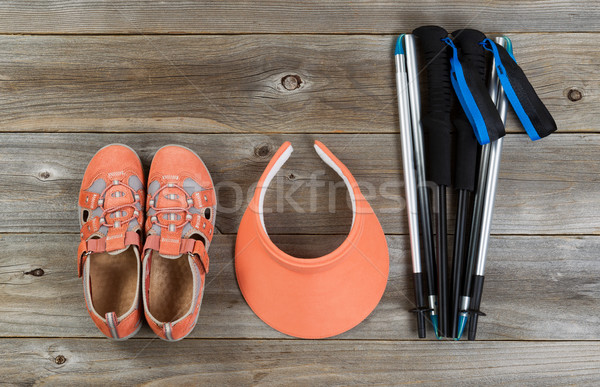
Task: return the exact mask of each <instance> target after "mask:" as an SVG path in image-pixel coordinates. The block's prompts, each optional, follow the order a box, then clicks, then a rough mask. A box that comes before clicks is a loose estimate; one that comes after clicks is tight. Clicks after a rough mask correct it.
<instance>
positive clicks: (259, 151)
mask: <svg viewBox="0 0 600 387" xmlns="http://www.w3.org/2000/svg"><path fill="white" fill-rule="evenodd" d="M270 153H271V147H270V146H268V145H259V146H257V147H256V148H254V154H255V155H256V156H258V157H267V156H268V155H269V154H270Z"/></svg>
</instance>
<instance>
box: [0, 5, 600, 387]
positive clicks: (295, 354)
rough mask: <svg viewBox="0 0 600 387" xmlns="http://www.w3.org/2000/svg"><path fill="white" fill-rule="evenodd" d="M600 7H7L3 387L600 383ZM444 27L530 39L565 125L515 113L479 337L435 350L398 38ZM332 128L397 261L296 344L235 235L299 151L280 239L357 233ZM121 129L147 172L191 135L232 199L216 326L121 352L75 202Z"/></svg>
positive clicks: (277, 216) (275, 194)
mask: <svg viewBox="0 0 600 387" xmlns="http://www.w3.org/2000/svg"><path fill="white" fill-rule="evenodd" d="M597 3H598V2H597V1H561V0H521V1H518V2H515V1H511V0H495V1H484V2H480V1H474V0H460V1H449V0H442V1H437V0H424V1H420V2H414V1H406V0H399V1H394V2H390V1H342V0H332V1H326V2H323V1H314V0H309V1H304V2H288V1H281V0H262V1H255V2H241V3H240V2H235V1H230V0H224V1H218V2H192V1H186V0H173V1H168V2H164V1H162V2H159V1H128V2H122V1H116V0H106V1H102V2H94V1H87V0H86V1H82V0H75V1H63V0H59V1H49V0H36V1H30V2H23V1H14V0H7V1H0V116H1V117H2V119H1V120H0V177H1V178H2V185H0V219H1V220H0V359H1V360H0V376H1V377H2V378H1V379H0V380H1V382H2V383H8V384H19V385H32V384H49V385H61V386H62V385H81V384H85V385H106V384H107V382H113V383H116V384H134V383H136V384H139V383H146V384H161V385H164V384H168V385H171V384H187V385H197V384H211V385H250V384H253V385H279V384H285V385H352V384H358V385H365V384H380V385H401V384H409V383H410V384H414V383H419V384H421V385H439V384H446V385H474V386H479V385H507V384H508V385H590V386H597V385H599V384H600V342H599V341H598V340H599V338H600V317H598V316H600V280H599V278H600V260H599V259H598V251H599V250H600V189H599V187H600V184H599V183H600V178H599V177H598V176H599V175H598V173H599V171H600V114H599V109H598V106H600V66H599V63H600V51H599V50H598V48H597V46H598V44H597V42H598V37H599V36H598V35H600V6H599V5H598V4H597ZM425 24H439V25H442V26H444V27H445V28H446V29H447V30H448V31H453V30H454V29H457V28H464V27H469V28H477V29H480V30H482V31H484V32H487V33H490V34H491V35H496V34H502V33H506V34H507V35H509V36H510V37H511V39H512V40H513V43H514V47H515V56H516V58H517V60H518V62H519V64H520V65H521V66H522V68H523V69H524V71H525V73H526V74H527V75H528V76H529V78H530V80H531V82H532V84H533V86H534V87H535V88H536V90H537V91H538V93H539V95H540V97H541V98H542V100H543V101H544V102H545V103H546V104H547V106H548V108H549V110H550V112H551V113H552V114H553V115H554V117H555V119H556V122H557V124H558V127H559V132H558V133H557V134H554V135H552V136H551V137H549V138H547V139H544V140H542V141H539V142H536V143H532V142H531V141H529V140H528V139H527V137H526V136H525V135H523V134H521V133H522V129H521V127H520V125H519V123H518V122H517V120H516V119H515V117H514V114H513V113H512V112H509V117H508V123H507V131H508V132H509V133H510V134H509V135H508V136H507V138H506V141H505V147H504V152H503V157H502V164H501V169H500V180H499V185H498V194H497V199H496V206H495V212H494V221H493V226H492V237H491V242H490V250H489V253H488V257H489V258H488V264H487V269H486V284H485V288H484V296H483V302H482V310H483V311H484V312H486V313H487V316H486V317H482V318H481V319H480V325H479V329H478V340H479V341H478V342H465V341H463V342H460V343H453V342H448V341H446V342H436V341H435V339H434V338H433V332H432V331H431V328H430V329H429V331H428V339H426V340H418V339H417V338H416V326H415V325H416V324H415V317H414V315H413V314H412V313H410V312H409V310H410V309H411V308H412V307H413V293H412V292H413V290H412V279H411V278H412V277H411V265H410V255H409V245H408V237H407V235H406V233H407V227H406V216H405V209H404V201H403V197H404V191H403V189H404V187H403V177H402V172H401V170H402V166H401V161H400V160H401V155H400V143H399V141H400V140H399V135H398V131H399V129H398V118H397V107H396V86H395V83H394V65H393V61H392V50H393V46H394V42H395V39H396V37H397V35H398V34H400V33H403V32H409V31H410V30H412V29H413V28H415V27H417V26H420V25H425ZM517 133H519V134H517ZM315 139H318V140H322V141H323V142H324V143H325V144H326V145H327V146H328V147H330V148H331V150H332V151H333V152H334V154H336V155H337V156H338V157H339V158H340V159H341V160H342V161H343V162H344V163H345V164H346V165H347V166H348V167H349V169H350V170H351V171H352V173H353V174H354V176H355V177H356V179H357V180H358V181H359V183H360V185H361V188H362V190H363V193H364V194H365V196H367V198H368V200H369V201H370V203H371V205H372V206H373V208H374V209H375V211H376V212H377V214H378V216H379V219H380V221H381V223H382V225H383V228H384V230H385V232H386V234H387V240H388V244H389V247H390V258H391V265H390V269H391V271H390V277H389V281H388V287H387V289H386V292H385V294H384V296H383V298H382V300H381V303H380V304H379V305H378V306H377V308H376V309H375V310H374V311H373V313H372V314H371V315H370V316H369V317H368V318H367V319H366V320H365V321H364V322H363V323H362V324H360V325H359V326H357V327H356V328H354V329H352V330H350V331H348V332H346V333H344V334H342V335H340V336H337V337H334V338H332V339H331V340H319V341H316V340H311V341H309V340H294V339H291V338H290V337H288V336H285V335H283V334H280V333H278V332H277V331H275V330H273V329H271V328H270V327H268V326H267V325H266V324H264V323H263V322H262V321H261V320H260V319H258V317H256V316H255V315H254V313H253V312H252V311H251V310H250V308H249V307H248V306H247V304H246V303H245V301H244V299H243V297H242V295H241V293H240V291H239V289H238V286H237V283H236V280H235V274H234V243H235V233H236V232H237V227H238V224H239V221H240V219H241V216H242V214H243V211H244V209H245V208H246V203H247V201H248V199H249V195H250V194H251V193H252V189H253V187H252V185H253V184H254V183H255V182H256V181H257V180H258V178H259V176H260V174H261V173H262V171H263V170H264V168H265V167H266V165H267V163H268V161H269V159H270V158H271V156H272V155H273V154H274V152H275V151H276V149H277V148H278V147H279V145H281V143H283V141H286V140H290V141H292V143H293V145H294V148H295V152H294V154H293V155H292V158H291V159H290V160H289V161H288V162H287V163H286V165H285V166H284V168H283V169H282V171H281V172H280V173H279V174H278V176H277V178H276V179H275V181H274V183H273V185H272V187H271V189H270V190H269V194H268V197H267V206H268V207H267V210H271V211H272V212H271V213H268V214H266V224H267V228H268V230H269V233H270V234H271V235H272V238H273V240H274V241H275V242H276V244H277V245H278V246H280V247H281V248H282V249H283V250H284V251H286V252H288V253H290V254H292V255H295V256H303V257H316V256H320V255H322V254H324V253H327V252H329V251H332V250H333V249H335V247H336V246H338V245H339V244H340V243H341V241H342V240H343V239H344V237H345V233H346V232H347V231H348V229H349V227H350V223H351V212H350V207H349V206H348V203H347V194H346V192H345V188H344V186H343V183H342V182H341V179H339V177H338V176H337V175H336V174H335V173H334V172H333V171H331V170H329V169H328V168H327V167H326V166H325V164H323V163H321V162H320V161H319V159H318V157H317V156H316V154H315V153H314V151H313V149H312V141H313V140H315ZM114 142H121V143H125V144H128V145H130V146H132V147H133V148H134V149H135V150H136V151H138V152H139V154H140V156H141V158H142V161H143V163H144V166H145V168H146V170H147V169H148V167H149V165H150V162H151V160H152V155H153V154H154V152H155V151H156V150H157V149H158V148H159V147H161V146H163V145H166V144H170V143H177V144H182V145H186V146H189V147H190V148H192V149H193V150H195V151H197V152H198V153H199V154H200V155H201V156H202V157H203V159H204V161H205V162H206V164H207V166H208V168H209V169H210V170H211V172H212V175H213V178H214V181H215V183H216V185H217V187H218V188H219V194H218V199H219V206H220V207H219V213H218V217H217V219H218V223H217V235H215V239H214V242H213V244H212V246H211V249H210V255H211V271H210V273H209V274H208V277H207V287H206V295H205V297H204V302H203V307H202V311H201V316H200V319H199V323H198V325H197V327H196V329H195V330H194V331H193V333H192V334H191V336H190V338H188V339H186V340H183V341H182V342H179V343H174V344H173V343H165V342H163V341H161V340H159V339H157V338H156V336H155V335H154V334H153V333H152V332H151V331H150V330H149V329H148V328H147V327H144V328H143V329H142V330H141V331H140V333H139V334H138V335H137V336H136V337H135V338H133V339H131V340H128V341H126V342H111V341H108V340H106V339H104V338H103V337H102V335H101V334H100V332H99V331H98V330H97V328H96V327H95V326H94V324H93V323H92V321H91V319H90V318H89V316H88V314H87V311H86V309H85V306H84V300H83V295H82V285H81V281H80V279H78V278H77V275H76V261H75V254H76V246H77V242H78V240H79V238H78V231H79V230H78V225H77V216H76V198H77V194H78V191H79V184H80V181H81V178H82V176H83V172H84V170H85V167H86V165H87V163H88V161H89V159H90V158H91V157H92V155H93V154H94V152H95V151H96V150H97V149H99V148H100V147H102V146H103V145H106V144H109V143H114ZM313 183H314V187H313V185H312V184H313ZM453 200H454V198H453V197H452V195H451V201H453ZM449 210H450V213H449V215H450V216H449V218H450V219H449V224H450V231H451V232H452V224H453V222H454V205H453V204H451V205H450V207H449ZM284 219H285V220H284ZM450 243H451V241H450Z"/></svg>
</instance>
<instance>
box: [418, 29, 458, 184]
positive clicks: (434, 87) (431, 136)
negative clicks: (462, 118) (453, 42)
mask: <svg viewBox="0 0 600 387" xmlns="http://www.w3.org/2000/svg"><path fill="white" fill-rule="evenodd" d="M413 34H414V35H415V36H416V37H417V38H418V40H417V42H418V46H419V48H420V49H421V52H422V54H423V61H422V64H423V66H424V68H425V70H426V74H427V95H428V103H427V106H428V109H427V112H426V113H425V114H424V115H423V118H422V123H423V130H424V132H425V141H426V143H427V153H426V156H427V161H428V162H427V174H428V178H429V179H430V180H433V181H434V182H435V183H436V184H439V185H450V184H451V179H452V173H451V146H452V145H451V142H450V141H451V137H450V130H451V128H452V124H451V122H450V108H451V95H452V85H451V83H450V62H449V55H448V47H447V46H446V43H444V42H443V41H442V39H444V38H446V37H447V36H448V32H447V31H446V30H445V29H443V28H442V27H437V26H424V27H419V28H417V29H416V30H414V31H413Z"/></svg>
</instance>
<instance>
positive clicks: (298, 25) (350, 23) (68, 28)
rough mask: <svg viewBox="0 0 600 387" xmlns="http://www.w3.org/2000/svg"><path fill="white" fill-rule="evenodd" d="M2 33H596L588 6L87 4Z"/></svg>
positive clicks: (39, 14) (39, 1) (59, 5)
mask: <svg viewBox="0 0 600 387" xmlns="http://www.w3.org/2000/svg"><path fill="white" fill-rule="evenodd" d="M0 15H1V16H0V26H2V27H1V29H0V32H3V33H4V32H8V33H52V34H56V33H86V34H88V33H94V34H102V33H108V34H111V33H131V34H140V33H144V34H152V33H200V34H205V33H350V34H354V33H396V32H398V31H402V30H412V29H413V28H416V27H418V26H420V25H425V24H438V25H442V26H444V27H445V28H447V29H448V30H450V31H452V30H453V29H457V28H464V27H465V26H470V27H473V28H479V29H488V30H493V31H500V32H505V31H513V32H514V31H555V32H566V31H599V30H600V24H599V22H598V19H599V17H600V10H599V9H598V7H597V5H596V4H595V3H594V2H593V1H573V0H569V1H565V0H544V1H535V0H521V1H519V2H515V1H510V0H497V1H485V2H480V1H476V0H461V1H450V0H442V1H439V0H437V1H434V0H425V1H420V2H418V3H415V2H411V1H408V0H401V1H382V0H379V1H343V0H334V1H326V2H321V1H317V0H310V1H302V2H287V1H282V0H268V1H252V2H241V3H240V2H236V1H232V0H228V1H217V2H207V1H201V2H199V1H197V2H194V1H188V0H176V1H168V2H158V1H128V2H122V1H118V0H109V1H103V2H100V3H99V2H95V1H89V0H77V1H65V0H62V1H49V0H36V1H28V2H22V1H18V0H10V1H3V2H2V3H1V4H0Z"/></svg>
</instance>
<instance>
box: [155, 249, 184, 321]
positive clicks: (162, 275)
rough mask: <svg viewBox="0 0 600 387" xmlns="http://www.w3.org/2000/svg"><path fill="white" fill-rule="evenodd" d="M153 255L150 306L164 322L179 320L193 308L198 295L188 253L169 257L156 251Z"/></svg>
mask: <svg viewBox="0 0 600 387" xmlns="http://www.w3.org/2000/svg"><path fill="white" fill-rule="evenodd" d="M151 259H152V261H151V267H150V284H149V286H148V288H149V295H148V309H149V310H150V313H151V314H152V316H153V317H154V318H155V319H156V320H158V321H160V322H173V321H176V320H178V319H179V318H181V317H183V316H184V315H185V314H186V313H187V312H188V311H189V310H190V306H191V303H192V299H193V296H194V295H193V291H194V278H193V275H192V268H191V267H190V262H189V259H188V256H187V255H186V254H183V255H182V256H181V257H179V258H176V259H169V258H163V257H161V256H160V255H159V254H158V253H156V252H153V254H152V257H151Z"/></svg>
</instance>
